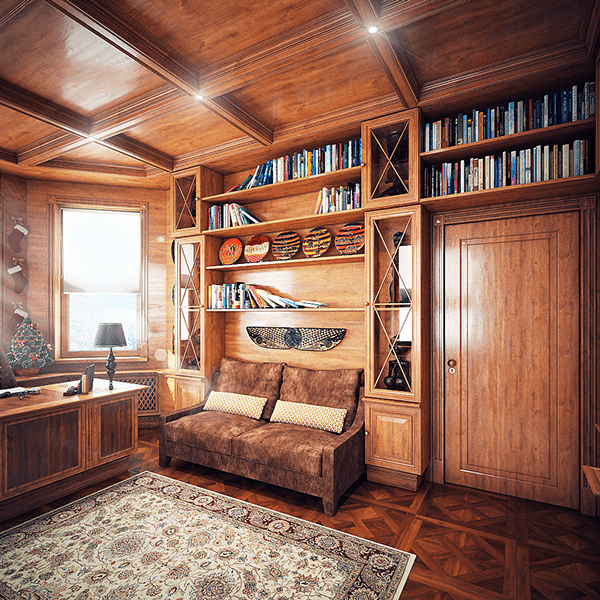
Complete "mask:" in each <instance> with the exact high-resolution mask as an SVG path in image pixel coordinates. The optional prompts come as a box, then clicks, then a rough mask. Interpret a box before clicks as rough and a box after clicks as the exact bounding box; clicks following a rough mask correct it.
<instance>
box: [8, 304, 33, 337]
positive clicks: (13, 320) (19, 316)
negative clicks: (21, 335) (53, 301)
mask: <svg viewBox="0 0 600 600" xmlns="http://www.w3.org/2000/svg"><path fill="white" fill-rule="evenodd" d="M10 305H11V307H12V308H13V314H12V316H11V317H10V320H9V322H8V329H9V330H10V332H11V333H12V334H13V335H15V333H17V329H18V328H19V325H20V324H21V323H22V322H23V319H24V318H25V317H28V316H29V313H28V312H27V311H26V310H25V305H24V304H23V303H22V302H13V301H12V300H11V302H10Z"/></svg>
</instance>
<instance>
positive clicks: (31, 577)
mask: <svg viewBox="0 0 600 600" xmlns="http://www.w3.org/2000/svg"><path fill="white" fill-rule="evenodd" d="M414 559H415V557H414V555H413V554H409V553H406V552H402V551H400V550H395V549H394V548H389V547H387V546H383V545H380V544H377V543H375V542H370V541H367V540H363V539H361V538H357V537H354V536H350V535H347V534H344V533H340V532H338V531H335V530H332V529H328V528H326V527H323V526H321V525H315V524H313V523H309V522H307V521H302V520H300V519H296V518H294V517H289V516H287V515H283V514H281V513H278V512H275V511H271V510H268V509H264V508H261V507H258V506H254V505H252V504H248V503H246V502H241V501H239V500H235V499H233V498H229V497H227V496H222V495H220V494H217V493H215V492H211V491H208V490H204V489H201V488H198V487H196V486H193V485H189V484H186V483H182V482H180V481H177V480H174V479H170V478H168V477H164V476H162V475H157V474H155V473H150V472H145V473H141V474H139V475H136V476H135V477H132V478H131V479H128V480H126V481H123V482H121V483H118V484H116V485H114V486H112V487H109V488H107V489H105V490H102V491H100V492H97V493H95V494H92V495H91V496H88V497H86V498H83V499H81V500H78V501H76V502H74V503H72V504H70V505H69V506H66V507H63V508H60V509H57V510H55V511H53V512H51V513H48V514H45V515H42V516H40V517H37V518H36V519H33V520H31V521H29V522H27V523H24V524H22V525H18V526H17V527H14V528H12V529H10V530H8V531H5V532H3V533H2V534H0V595H1V596H2V597H3V598H5V599H7V600H13V599H14V598H19V599H34V598H35V599H41V600H50V599H58V598H60V599H61V600H67V599H70V598H73V599H76V600H83V599H87V600H100V599H102V600H117V599H118V600H125V599H134V598H136V599H137V598H161V599H162V598H168V599H169V600H183V599H186V600H187V599H193V600H221V599H225V598H240V599H241V598H244V599H246V600H262V599H271V600H321V599H323V600H324V599H332V600H333V599H335V600H350V599H352V600H375V599H377V600H392V599H397V598H399V597H400V592H401V591H402V588H403V586H404V583H405V582H406V578H407V577H408V573H409V571H410V568H411V566H412V564H413V562H414Z"/></svg>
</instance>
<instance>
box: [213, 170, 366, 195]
mask: <svg viewBox="0 0 600 600" xmlns="http://www.w3.org/2000/svg"><path fill="white" fill-rule="evenodd" d="M360 174H361V167H351V168H349V169H338V170H337V171H331V172H329V173H322V174H320V175H311V176H309V177H300V178H298V179H291V180H289V181H282V182H280V183H271V184H269V185H262V186H260V187H254V188H250V189H248V190H241V191H239V192H230V193H229V194H216V195H214V196H207V197H205V198H203V201H204V202H207V203H209V204H222V203H228V202H236V203H237V204H251V203H252V202H262V201H263V200H276V199H277V198H281V197H282V196H285V195H292V194H293V195H297V194H303V193H307V192H312V191H316V190H318V189H319V188H323V187H333V186H339V185H343V184H345V183H347V182H348V181H358V180H359V179H360Z"/></svg>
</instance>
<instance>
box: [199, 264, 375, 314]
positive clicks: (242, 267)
mask: <svg viewBox="0 0 600 600" xmlns="http://www.w3.org/2000/svg"><path fill="white" fill-rule="evenodd" d="M364 260H365V255H364V254H351V255H340V256H320V257H319V258H296V259H294V258H292V259H290V260H269V261H264V262H257V263H234V264H233V265H211V266H207V267H206V270H207V271H256V270H260V269H270V268H273V267H292V268H293V267H313V266H319V265H325V264H348V263H360V262H363V261H364ZM295 310H296V309H295Z"/></svg>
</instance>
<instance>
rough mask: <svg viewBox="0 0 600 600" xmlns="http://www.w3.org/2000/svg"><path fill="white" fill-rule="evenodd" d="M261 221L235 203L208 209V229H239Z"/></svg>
mask: <svg viewBox="0 0 600 600" xmlns="http://www.w3.org/2000/svg"><path fill="white" fill-rule="evenodd" d="M254 223H262V221H261V220H260V219H259V218H258V217H257V216H255V215H253V214H252V213H251V212H250V211H249V210H248V209H247V208H245V207H243V206H240V205H239V204H236V203H235V202H232V203H227V204H213V205H212V206H211V207H210V208H209V209H208V228H209V229H222V228H223V227H239V226H241V225H253V224H254Z"/></svg>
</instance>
